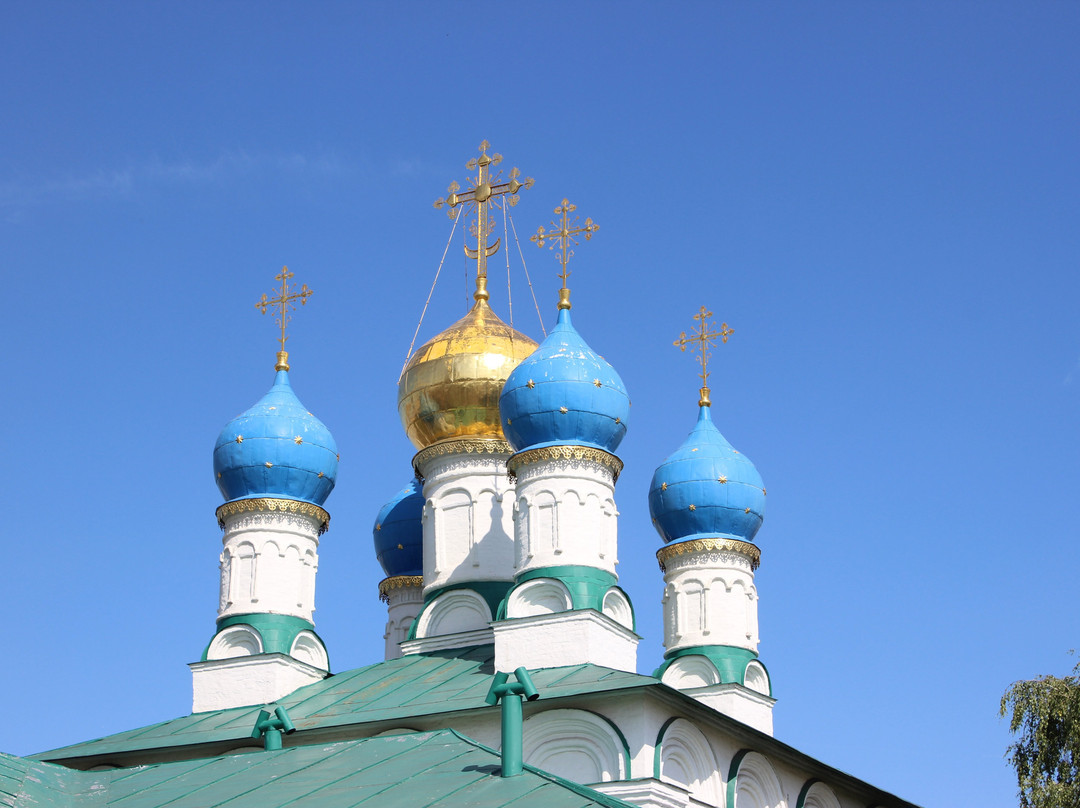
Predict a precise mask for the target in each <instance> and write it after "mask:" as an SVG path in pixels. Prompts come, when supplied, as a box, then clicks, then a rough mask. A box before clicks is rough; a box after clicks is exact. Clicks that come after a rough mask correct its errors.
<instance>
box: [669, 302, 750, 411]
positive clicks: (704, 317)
mask: <svg viewBox="0 0 1080 808" xmlns="http://www.w3.org/2000/svg"><path fill="white" fill-rule="evenodd" d="M712 316H713V313H712V312H711V311H709V310H708V309H706V308H705V307H704V306H702V307H701V311H699V312H698V313H697V314H695V315H694V319H695V320H697V321H698V324H697V326H695V329H694V332H693V333H692V334H691V335H690V336H689V337H688V336H686V332H685V331H683V332H682V333H681V334H679V338H678V339H677V340H675V342H673V343H672V344H673V345H674V346H675V347H676V348H678V349H679V350H680V351H685V350H686V349H687V348H690V350H692V351H697V352H698V353H699V354H700V355H701V357H700V361H701V399H700V400H699V401H698V404H700V405H701V406H702V407H708V406H710V405H711V404H712V402H711V401H710V400H709V356H710V351H709V348H710V347H712V346H713V345H714V344H715V342H716V338H717V337H720V341H721V342H727V340H728V337H730V336H731V335H732V334H734V333H735V330H734V329H732V328H728V324H727V323H721V324H720V330H719V331H712V330H710V329H711V328H712V327H713V325H712V323H711V322H708V320H709V318H710V317H712Z"/></svg>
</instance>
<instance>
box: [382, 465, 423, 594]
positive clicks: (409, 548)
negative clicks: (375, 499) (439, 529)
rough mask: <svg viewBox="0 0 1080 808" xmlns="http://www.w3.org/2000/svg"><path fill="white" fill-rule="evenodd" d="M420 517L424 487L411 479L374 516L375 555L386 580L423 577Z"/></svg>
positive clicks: (421, 521) (421, 525) (421, 520)
mask: <svg viewBox="0 0 1080 808" xmlns="http://www.w3.org/2000/svg"><path fill="white" fill-rule="evenodd" d="M423 516H424V493H423V488H422V487H421V485H420V481H419V480H416V479H414V480H413V481H412V482H411V483H409V484H408V485H407V486H405V487H404V488H403V489H401V490H400V491H398V492H397V494H395V495H394V498H393V499H391V500H390V501H389V502H387V503H386V504H385V505H383V506H382V510H380V511H379V515H378V516H376V517H375V528H374V529H373V530H372V536H374V538H375V556H376V558H378V559H379V564H381V565H382V568H383V571H384V572H385V573H386V575H387V577H393V576H395V575H423V574H424V524H423Z"/></svg>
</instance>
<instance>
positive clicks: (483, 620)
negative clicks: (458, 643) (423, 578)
mask: <svg viewBox="0 0 1080 808" xmlns="http://www.w3.org/2000/svg"><path fill="white" fill-rule="evenodd" d="M490 622H491V609H490V608H489V607H488V605H487V601H486V600H484V599H483V598H482V597H480V595H478V594H477V593H476V592H474V591H473V590H471V589H451V590H450V591H449V592H443V593H442V594H441V595H439V596H438V597H437V598H435V600H433V601H431V603H430V604H428V607H427V608H426V609H424V613H423V614H422V615H420V621H419V623H418V624H417V626H416V638H417V639H418V640H419V639H423V638H424V637H439V636H442V635H444V634H457V633H459V632H462V631H475V630H477V629H484V628H487V627H488V624H489V623H490Z"/></svg>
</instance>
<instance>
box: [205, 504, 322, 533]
mask: <svg viewBox="0 0 1080 808" xmlns="http://www.w3.org/2000/svg"><path fill="white" fill-rule="evenodd" d="M267 511H277V512H280V513H295V514H299V515H300V516H309V517H311V518H312V519H314V520H316V521H317V522H318V523H319V535H320V536H321V535H322V534H323V533H325V532H326V529H327V528H328V527H330V514H328V513H327V512H326V511H324V510H323V509H322V508H320V507H319V506H318V505H312V504H311V503H310V502H299V501H298V500H295V499H269V498H261V499H236V500H233V501H232V502H226V503H225V504H224V505H222V506H221V507H220V508H218V509H217V520H218V527H220V528H221V529H222V530H224V529H225V517H227V516H235V515H236V514H238V513H266V512H267Z"/></svg>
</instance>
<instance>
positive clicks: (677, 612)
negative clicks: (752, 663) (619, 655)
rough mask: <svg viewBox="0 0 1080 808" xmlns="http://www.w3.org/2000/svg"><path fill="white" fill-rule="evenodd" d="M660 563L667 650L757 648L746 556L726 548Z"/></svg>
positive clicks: (753, 597)
mask: <svg viewBox="0 0 1080 808" xmlns="http://www.w3.org/2000/svg"><path fill="white" fill-rule="evenodd" d="M687 544H695V543H694V542H688V543H687ZM664 566H665V568H666V569H665V572H664V584H665V586H664V598H663V608H664V647H665V648H666V649H667V650H668V651H676V650H678V649H680V648H689V647H692V646H697V645H730V646H734V647H736V648H746V649H748V650H750V651H754V652H755V653H756V652H757V649H758V596H757V588H756V587H755V586H754V571H753V568H752V566H751V560H750V557H749V556H748V555H746V554H744V553H740V552H737V551H736V550H726V549H725V550H720V549H707V550H699V551H690V552H686V553H684V554H681V555H672V556H669V557H667V558H666V559H665V561H664Z"/></svg>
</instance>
